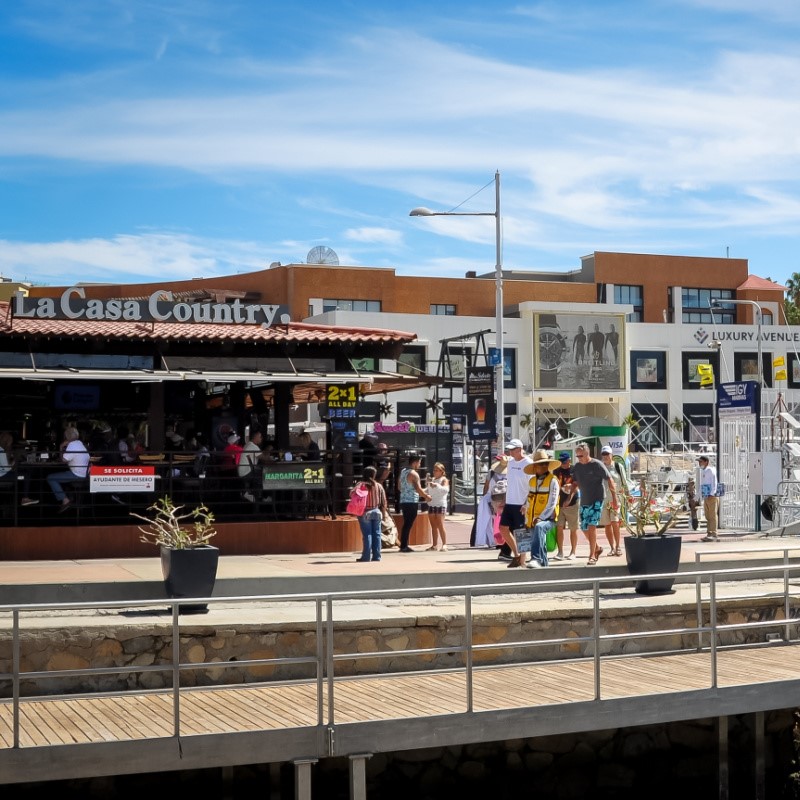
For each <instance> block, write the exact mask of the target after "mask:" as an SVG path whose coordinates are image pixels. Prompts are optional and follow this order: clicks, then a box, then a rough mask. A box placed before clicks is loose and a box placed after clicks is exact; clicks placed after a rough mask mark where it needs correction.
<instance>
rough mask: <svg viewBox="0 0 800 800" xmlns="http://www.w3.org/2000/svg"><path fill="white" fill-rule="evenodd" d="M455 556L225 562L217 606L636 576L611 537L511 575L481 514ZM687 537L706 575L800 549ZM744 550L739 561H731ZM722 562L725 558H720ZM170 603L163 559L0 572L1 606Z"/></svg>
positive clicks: (464, 519) (35, 564)
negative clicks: (474, 536)
mask: <svg viewBox="0 0 800 800" xmlns="http://www.w3.org/2000/svg"><path fill="white" fill-rule="evenodd" d="M446 529H447V541H448V550H447V551H445V552H441V551H438V552H430V551H426V550H425V548H422V547H419V548H415V550H414V552H413V553H400V552H399V551H398V550H397V549H396V548H393V549H387V550H384V553H383V558H382V560H381V561H380V562H371V563H367V564H359V563H356V558H357V556H358V555H359V553H355V552H353V553H323V554H310V555H292V554H286V555H264V556H225V554H224V553H222V554H221V555H220V563H219V570H218V576H217V584H216V587H215V590H214V596H243V595H263V594H273V593H275V594H287V593H305V592H314V591H349V590H353V589H365V590H373V589H381V588H409V587H411V586H423V587H432V586H438V585H449V586H453V585H459V584H467V583H506V582H517V581H522V582H530V581H532V580H534V581H542V582H547V581H549V580H553V579H559V578H573V577H581V576H583V575H585V574H586V573H587V571H588V572H591V573H592V574H596V575H616V574H620V575H627V565H626V560H625V556H624V540H623V555H622V556H619V557H609V556H608V555H607V553H608V546H607V543H606V541H605V535H604V534H603V533H602V532H601V533H600V534H599V536H598V543H599V544H600V545H601V546H603V547H604V548H605V551H604V553H603V555H602V556H601V558H600V560H599V561H598V563H597V565H596V566H594V567H587V565H586V561H587V558H588V555H589V553H588V545H587V544H586V540H585V538H584V537H583V536H582V535H579V537H578V549H577V555H578V557H577V559H576V560H575V561H560V562H551V564H550V567H549V568H548V569H544V570H529V569H508V568H507V564H506V562H503V561H498V559H497V551H496V550H495V549H494V548H491V549H489V548H483V549H475V548H470V547H469V537H470V532H471V529H472V515H471V514H453V515H450V516H448V517H447V519H446ZM676 532H677V533H679V534H680V535H681V537H682V542H683V546H682V548H681V568H682V569H684V570H690V569H693V568H694V565H695V554H696V553H702V554H703V559H702V566H703V567H711V566H736V565H737V564H738V565H741V562H742V561H743V560H745V561H746V560H752V559H753V557H754V556H755V557H759V556H760V558H762V559H778V558H781V557H782V552H780V551H782V550H783V549H784V548H789V549H792V548H798V555H800V537H796V536H784V537H769V538H767V537H765V536H764V535H763V534H758V533H753V532H742V531H739V532H736V531H721V532H720V541H719V542H702V541H700V540H701V539H702V537H703V535H704V534H703V532H702V531H697V532H693V531H685V530H684V531H680V530H678V531H676ZM731 549H735V550H737V551H740V552H737V553H728V552H726V551H728V550H731ZM715 554H718V555H715ZM163 597H164V588H163V580H162V575H161V562H160V559H159V558H158V556H157V555H155V554H154V557H153V558H131V559H119V560H106V559H99V560H84V561H9V562H0V603H37V602H41V603H52V602H83V601H93V600H98V601H99V600H114V599H117V600H140V599H158V598H163Z"/></svg>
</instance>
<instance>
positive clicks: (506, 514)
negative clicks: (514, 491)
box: [500, 503, 525, 531]
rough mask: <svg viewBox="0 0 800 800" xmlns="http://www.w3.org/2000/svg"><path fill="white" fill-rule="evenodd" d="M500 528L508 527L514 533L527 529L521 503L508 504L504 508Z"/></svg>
mask: <svg viewBox="0 0 800 800" xmlns="http://www.w3.org/2000/svg"><path fill="white" fill-rule="evenodd" d="M500 527H501V528H502V527H506V528H509V529H510V530H512V531H513V530H516V529H517V528H524V527H525V517H524V516H523V515H522V504H521V503H520V504H519V505H514V504H513V503H506V504H505V506H503V512H502V513H501V514H500Z"/></svg>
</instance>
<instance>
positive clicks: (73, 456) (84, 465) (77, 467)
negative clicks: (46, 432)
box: [63, 439, 89, 478]
mask: <svg viewBox="0 0 800 800" xmlns="http://www.w3.org/2000/svg"><path fill="white" fill-rule="evenodd" d="M63 458H64V461H66V462H67V464H69V468H70V470H71V471H72V473H73V474H74V475H75V476H76V477H77V478H85V477H86V476H87V475H88V474H89V470H88V467H89V451H88V450H87V449H86V448H85V447H84V446H83V442H82V441H81V440H80V439H73V440H72V441H71V442H70V443H69V444H68V445H67V446H66V448H65V449H64V455H63Z"/></svg>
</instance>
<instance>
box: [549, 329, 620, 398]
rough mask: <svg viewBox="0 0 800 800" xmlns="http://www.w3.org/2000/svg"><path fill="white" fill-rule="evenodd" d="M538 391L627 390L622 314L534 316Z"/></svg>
mask: <svg viewBox="0 0 800 800" xmlns="http://www.w3.org/2000/svg"><path fill="white" fill-rule="evenodd" d="M533 325H534V352H535V353H536V360H535V365H534V369H535V383H536V388H537V389H566V390H569V391H571V392H575V391H578V392H579V391H581V390H582V389H583V390H585V391H598V390H606V389H608V390H619V389H624V388H625V341H624V336H625V317H624V315H622V314H534V317H533Z"/></svg>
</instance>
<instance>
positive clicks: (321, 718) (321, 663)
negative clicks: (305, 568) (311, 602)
mask: <svg viewBox="0 0 800 800" xmlns="http://www.w3.org/2000/svg"><path fill="white" fill-rule="evenodd" d="M315 606H316V614H317V623H316V630H317V665H316V667H317V725H322V724H324V722H325V702H324V699H323V697H324V694H325V639H324V636H325V629H324V628H323V627H322V598H321V597H318V598H317V600H316V603H315Z"/></svg>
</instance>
